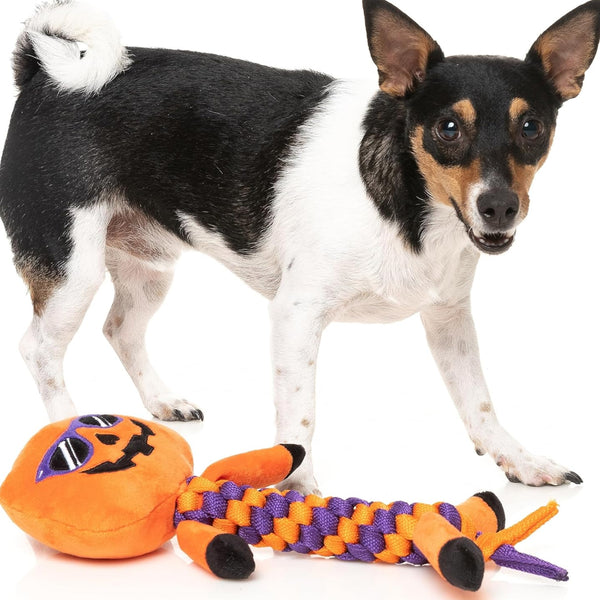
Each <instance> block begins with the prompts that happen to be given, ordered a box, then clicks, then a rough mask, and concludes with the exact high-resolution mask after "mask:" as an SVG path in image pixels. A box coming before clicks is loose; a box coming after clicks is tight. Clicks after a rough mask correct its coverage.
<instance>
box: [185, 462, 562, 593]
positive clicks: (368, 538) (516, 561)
mask: <svg viewBox="0 0 600 600" xmlns="http://www.w3.org/2000/svg"><path fill="white" fill-rule="evenodd" d="M234 458H235V457H234ZM557 513H558V507H557V504H556V502H550V503H549V504H548V505H547V506H544V507H541V508H539V509H538V510H537V511H535V512H534V513H532V514H530V515H529V516H527V517H526V518H524V519H523V520H521V521H519V522H518V523H516V524H515V525H513V526H512V527H510V528H508V529H504V522H505V517H504V510H503V508H502V504H501V503H500V501H499V500H498V498H497V497H496V496H495V495H494V494H493V493H492V492H482V493H480V494H476V495H474V496H472V497H471V498H469V499H468V500H467V501H466V502H463V503H462V504H460V505H458V506H453V505H451V504H448V503H445V502H439V503H436V504H423V503H414V504H407V503H406V502H402V501H399V502H394V503H392V504H384V503H382V502H366V501H364V500H361V499H359V498H348V499H345V500H344V499H341V498H336V497H329V498H320V497H318V496H315V495H308V496H303V495H302V494H300V493H299V492H296V491H294V490H287V491H284V492H282V491H280V490H278V489H275V488H267V489H263V490H258V489H256V488H253V487H250V486H248V485H246V486H243V485H242V486H240V485H237V484H236V483H234V482H233V481H229V480H219V481H216V482H215V481H212V480H211V479H207V478H206V477H192V478H191V479H190V481H189V483H188V487H187V489H186V491H185V492H183V493H182V494H181V496H180V497H179V498H178V500H177V509H176V511H175V524H176V526H179V527H181V525H182V523H203V524H205V525H211V526H213V527H216V528H217V529H219V530H221V531H224V532H227V533H230V534H235V535H238V536H240V537H241V538H242V539H243V540H245V541H246V542H247V543H248V544H251V545H253V546H257V547H270V548H272V549H273V550H276V551H280V552H290V551H293V552H299V553H302V554H317V555H319V556H325V557H335V558H338V559H340V560H347V561H353V560H359V561H363V562H386V563H392V564H396V563H410V564H413V565H424V564H427V563H429V564H431V566H432V567H433V568H434V569H435V570H436V571H437V572H438V573H439V574H440V575H441V576H442V577H443V578H444V579H446V580H447V581H449V582H450V583H452V584H453V585H456V586H457V587H460V588H462V589H467V590H473V591H474V590H477V589H479V587H480V585H481V581H482V578H483V571H484V561H486V560H490V559H491V560H492V561H494V562H495V563H496V564H498V565H499V566H504V567H510V568H512V569H517V570H520V571H524V572H527V573H532V574H536V575H540V576H543V577H548V578H551V579H554V580H556V581H567V580H568V575H567V571H565V570H564V569H562V568H560V567H557V566H555V565H553V564H551V563H548V562H546V561H543V560H541V559H539V558H536V557H533V556H530V555H527V554H523V553H521V552H518V551H517V550H516V549H515V548H514V544H516V543H518V542H520V541H522V540H523V539H525V538H527V537H529V536H530V535H531V534H532V533H533V532H534V531H535V530H536V529H538V528H539V527H541V526H542V525H543V524H544V523H546V522H547V521H548V520H549V519H551V518H552V517H553V516H555V515H556V514H557ZM184 550H185V548H184Z"/></svg>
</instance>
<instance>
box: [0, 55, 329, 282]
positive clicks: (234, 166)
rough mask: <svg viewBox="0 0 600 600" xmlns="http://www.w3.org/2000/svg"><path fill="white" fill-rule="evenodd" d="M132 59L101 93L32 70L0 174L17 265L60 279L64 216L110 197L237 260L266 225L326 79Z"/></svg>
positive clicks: (196, 60)
mask: <svg viewBox="0 0 600 600" xmlns="http://www.w3.org/2000/svg"><path fill="white" fill-rule="evenodd" d="M130 54H131V57H132V59H133V64H132V65H131V66H130V68H128V69H127V71H125V72H124V73H122V74H121V75H119V76H118V77H116V78H115V79H114V80H113V81H112V82H110V83H109V84H107V85H106V87H105V88H104V89H102V90H101V91H100V93H98V94H96V95H93V96H85V95H84V94H82V93H79V92H75V93H65V92H59V91H58V90H57V89H56V88H55V86H53V85H52V83H51V82H50V81H49V80H48V78H47V76H46V75H45V74H44V72H43V71H41V70H38V71H36V72H35V74H34V75H33V76H32V77H31V78H30V80H29V82H28V83H27V84H26V85H25V87H24V89H23V90H22V92H21V94H20V96H19V98H18V99H17V102H16V105H15V109H14V112H13V116H12V119H11V125H10V129H9V133H8V137H7V140H6V145H5V149H4V154H3V157H2V164H1V166H0V216H1V217H2V219H3V221H4V224H5V227H6V230H7V233H8V235H9V236H10V238H11V241H12V244H13V250H14V252H15V257H16V260H17V262H19V261H32V262H34V263H35V264H36V265H38V266H39V268H40V269H43V270H44V272H49V273H51V274H61V273H62V265H64V263H65V261H66V260H67V258H68V256H69V254H70V251H71V242H70V240H69V237H68V225H69V221H70V216H69V211H70V209H71V208H72V207H82V206H89V205H90V204H92V203H93V202H95V201H96V200H97V198H98V197H102V196H103V195H106V194H108V195H110V194H111V193H113V192H114V193H116V194H118V195H119V196H124V197H125V198H126V200H127V201H128V202H129V203H130V204H131V205H132V206H133V207H135V208H138V209H139V210H141V211H143V212H144V213H145V214H147V215H149V216H151V217H153V218H155V219H156V220H157V221H158V222H159V223H161V224H162V225H163V226H164V227H166V228H167V229H169V230H170V231H172V232H173V233H175V234H176V235H178V236H179V237H181V238H182V239H183V240H185V241H189V240H187V239H186V235H185V232H184V231H183V230H182V228H181V224H180V221H179V218H178V212H182V213H185V214H186V215H189V216H191V217H192V218H193V219H195V220H196V221H197V222H198V223H200V224H201V225H203V226H204V227H206V228H208V229H209V230H211V231H215V232H218V233H220V234H221V235H222V236H223V238H224V239H225V241H226V243H227V244H228V245H229V247H230V248H231V249H232V250H235V251H236V252H239V253H251V252H253V251H254V250H255V248H256V247H257V245H258V243H259V241H260V239H261V236H262V235H263V234H264V232H265V230H266V229H267V228H268V226H269V225H270V222H271V201H272V198H273V195H274V192H273V184H274V182H275V181H276V179H277V177H278V175H279V173H280V171H281V169H282V166H283V164H284V161H285V158H286V156H287V153H288V152H289V148H290V145H291V144H292V143H293V141H294V138H295V135H296V132H297V131H298V128H299V126H300V125H302V124H303V123H304V122H305V121H306V120H307V119H308V118H309V117H310V116H311V115H312V114H313V111H314V110H315V108H316V107H317V106H318V105H319V103H320V102H321V101H322V100H323V99H324V98H325V97H326V95H327V86H328V84H329V83H330V82H331V81H332V80H331V78H330V77H328V76H326V75H322V74H319V73H314V72H311V71H284V70H280V69H273V68H269V67H263V66H261V65H256V64H253V63H248V62H245V61H241V60H235V59H230V58H224V57H221V56H215V55H210V54H200V53H195V52H185V51H176V50H161V49H143V48H132V49H130ZM25 72H26V71H25V70H24V71H22V73H23V80H25V79H27V77H25V75H24V74H25ZM27 73H28V76H29V75H30V74H31V72H30V71H27Z"/></svg>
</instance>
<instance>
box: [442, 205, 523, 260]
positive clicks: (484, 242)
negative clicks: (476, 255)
mask: <svg viewBox="0 0 600 600" xmlns="http://www.w3.org/2000/svg"><path fill="white" fill-rule="evenodd" d="M452 206H453V207H454V210H455V211H456V216H457V217H458V220H459V221H460V222H461V223H462V224H463V225H464V226H465V229H466V230H467V234H468V235H469V238H470V240H471V241H472V242H473V244H474V245H475V247H476V248H477V249H478V250H480V251H481V252H485V253H486V254H502V253H503V252H506V251H507V250H508V249H509V248H510V247H511V246H512V244H513V242H514V241H515V233H514V231H513V232H512V233H510V234H509V233H507V232H504V231H497V232H493V233H475V231H474V230H473V227H472V226H471V225H469V224H468V223H467V221H466V220H465V218H464V216H463V214H462V211H461V210H460V208H459V206H458V204H456V202H455V201H454V199H452Z"/></svg>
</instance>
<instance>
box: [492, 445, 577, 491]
mask: <svg viewBox="0 0 600 600" xmlns="http://www.w3.org/2000/svg"><path fill="white" fill-rule="evenodd" d="M496 464H497V465H498V466H499V467H500V468H501V469H502V470H503V471H504V474H505V475H506V478H507V479H508V480H509V481H511V482H513V483H524V484H525V485H531V486H536V487H537V486H542V485H563V484H565V483H575V484H579V483H583V479H581V477H580V476H579V475H577V473H575V472H574V471H571V470H570V469H567V468H565V467H563V466H561V465H559V464H557V463H555V462H554V461H552V460H550V459H548V458H544V457H543V456H535V455H533V454H529V453H527V452H525V451H524V450H522V451H519V453H518V455H517V456H512V457H511V456H508V455H506V454H500V455H498V456H497V457H496Z"/></svg>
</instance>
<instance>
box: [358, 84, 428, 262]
mask: <svg viewBox="0 0 600 600" xmlns="http://www.w3.org/2000/svg"><path fill="white" fill-rule="evenodd" d="M363 127H364V130H365V135H364V137H363V139H362V143H361V146H360V156H359V165H360V173H361V176H362V179H363V181H364V183H365V186H366V188H367V192H368V193H369V196H370V197H371V199H372V200H373V202H374V203H375V206H377V209H378V210H379V212H380V214H381V215H382V216H383V217H384V218H385V219H388V220H390V221H394V222H395V223H397V224H398V227H399V228H400V231H401V233H402V234H403V235H404V236H405V237H406V240H407V241H408V242H409V244H410V246H411V247H412V249H413V250H414V251H416V252H418V251H419V250H420V248H421V234H422V231H423V226H424V223H425V220H426V218H427V214H428V206H429V201H428V200H427V193H426V191H425V180H424V179H423V176H422V175H421V173H420V172H419V169H418V167H417V164H416V162H415V159H414V156H413V154H412V152H411V150H410V146H409V142H408V136H407V127H406V103H405V102H404V101H403V100H399V99H396V98H391V97H390V96H387V95H386V94H384V93H381V92H380V93H379V94H377V96H376V97H375V98H374V99H373V101H372V102H371V105H370V106H369V110H368V111H367V114H366V116H365V119H364V121H363Z"/></svg>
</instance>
